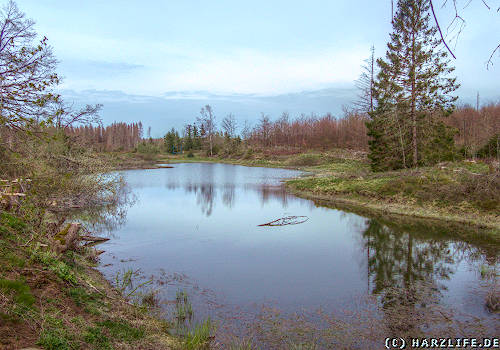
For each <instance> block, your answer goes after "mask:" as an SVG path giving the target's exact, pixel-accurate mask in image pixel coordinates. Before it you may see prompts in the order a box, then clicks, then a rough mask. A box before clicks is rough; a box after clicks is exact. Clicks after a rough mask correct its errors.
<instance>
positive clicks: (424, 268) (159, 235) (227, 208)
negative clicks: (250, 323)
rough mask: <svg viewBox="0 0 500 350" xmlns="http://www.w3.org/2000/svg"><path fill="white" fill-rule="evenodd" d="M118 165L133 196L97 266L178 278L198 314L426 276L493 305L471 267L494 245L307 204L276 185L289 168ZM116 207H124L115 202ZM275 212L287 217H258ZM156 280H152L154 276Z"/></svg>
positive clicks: (330, 295)
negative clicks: (289, 219) (287, 221)
mask: <svg viewBox="0 0 500 350" xmlns="http://www.w3.org/2000/svg"><path fill="white" fill-rule="evenodd" d="M172 166H173V168H161V169H151V170H129V171H123V172H122V175H123V176H124V178H125V180H126V183H127V185H128V186H129V188H130V191H131V195H132V196H133V198H134V201H133V202H132V203H131V204H130V205H129V207H128V208H126V215H122V220H119V221H117V222H115V223H114V225H110V226H109V227H108V228H107V230H108V232H109V234H110V236H111V240H110V241H108V242H107V243H105V244H102V245H100V249H104V250H105V251H106V253H104V254H103V255H102V256H101V263H100V270H101V271H102V272H103V273H104V274H105V276H107V277H108V278H109V279H110V280H113V279H114V277H115V276H116V274H117V273H118V272H120V271H124V270H126V269H128V268H132V269H134V271H137V272H138V275H140V277H139V278H140V279H141V280H144V281H145V280H148V279H149V278H150V277H151V276H155V279H156V280H157V281H161V282H160V283H158V285H155V288H160V296H161V297H162V298H163V300H167V303H168V300H172V298H175V294H176V292H177V291H178V290H185V291H186V292H187V293H188V294H189V296H190V297H191V298H192V301H193V307H194V309H195V313H197V314H198V315H201V316H200V317H205V316H206V315H210V316H211V317H212V318H216V319H217V318H220V317H222V316H221V315H222V314H224V315H226V316H227V315H229V314H236V313H238V312H241V313H244V314H252V313H253V312H257V311H258V310H260V307H261V306H262V305H272V306H273V307H275V308H278V309H280V310H282V311H284V312H289V313H293V312H300V311H301V310H315V309H318V308H322V309H323V310H341V309H349V308H354V307H355V306H358V305H359V304H360V300H361V299H362V298H363V297H364V296H366V295H377V294H380V293H383V292H384V289H386V288H393V287H395V288H399V287H401V288H403V287H404V286H407V285H408V284H411V283H413V282H415V281H419V280H425V281H430V282H432V283H433V284H434V285H436V290H438V295H439V297H438V299H439V303H442V304H443V305H450V306H453V307H455V308H458V309H460V310H461V311H463V312H466V313H469V314H473V315H476V316H480V317H486V318H487V319H490V320H492V322H497V321H498V316H495V315H494V314H491V313H490V312H489V311H488V309H487V308H486V307H485V302H484V297H485V291H484V290H481V286H482V285H484V284H485V280H484V276H483V275H481V273H480V271H481V270H484V269H485V268H487V269H497V268H498V255H497V253H498V249H497V248H498V247H487V246H482V245H480V244H473V243H470V242H469V243H467V242H464V241H461V240H458V239H456V238H453V237H454V235H453V232H447V231H446V229H441V228H439V227H436V226H425V225H423V226H422V225H413V224H406V223H397V224H396V223H392V222H385V221H383V220H380V219H376V218H368V217H363V216H359V215H356V214H354V213H349V212H346V211H342V210H337V209H331V208H327V207H321V206H317V205H316V204H315V203H314V202H313V201H310V200H306V199H301V198H298V197H296V196H293V195H291V194H288V193H286V191H285V190H284V187H283V184H282V180H283V179H287V178H292V177H297V176H301V175H302V173H300V172H298V171H293V170H284V169H269V168H257V167H243V166H236V165H226V164H208V163H190V164H174V165H172ZM122 214H124V213H122ZM285 216H306V217H308V220H307V221H306V222H304V223H301V224H297V225H287V226H278V227H269V226H258V225H260V224H264V223H267V222H270V221H272V220H275V219H278V218H282V217H285ZM158 286H160V287H158Z"/></svg>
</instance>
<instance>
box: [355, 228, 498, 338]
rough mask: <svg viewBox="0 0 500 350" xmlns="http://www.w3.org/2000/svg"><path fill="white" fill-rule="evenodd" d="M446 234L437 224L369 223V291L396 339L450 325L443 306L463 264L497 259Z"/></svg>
mask: <svg viewBox="0 0 500 350" xmlns="http://www.w3.org/2000/svg"><path fill="white" fill-rule="evenodd" d="M444 232H445V231H443V230H440V229H439V228H436V227H435V226H432V227H431V226H426V225H423V226H420V227H419V226H412V227H411V230H409V229H408V227H406V226H397V225H394V224H392V225H391V224H388V223H387V222H382V221H380V220H375V219H371V220H368V221H367V224H366V228H365V229H364V231H363V232H362V237H363V240H362V241H363V247H364V249H365V250H366V257H367V274H368V288H369V293H372V294H375V295H376V296H378V298H379V301H380V303H381V310H382V311H383V313H384V318H385V323H386V325H387V327H388V329H389V330H390V331H391V332H392V335H394V336H396V335H397V336H401V335H402V334H408V335H415V334H419V333H420V332H422V327H430V329H433V327H436V326H437V324H438V323H442V322H444V321H446V320H445V317H444V312H443V309H441V306H440V305H439V301H440V299H441V292H442V291H443V290H446V286H445V284H444V282H445V281H447V280H449V279H450V277H451V275H452V274H454V273H455V272H456V270H457V269H458V266H459V263H460V262H461V261H462V260H464V259H467V260H468V261H469V263H470V262H474V261H480V260H482V259H485V260H489V261H495V262H496V261H497V253H496V250H489V249H486V250H485V249H482V248H480V247H476V246H474V245H472V244H467V243H466V242H463V241H456V240H453V239H451V238H449V237H447V236H446V233H444ZM370 284H372V285H371V286H370ZM448 315H449V313H448ZM441 316H443V317H441ZM430 324H433V326H430ZM441 326H442V324H441ZM469 326H470V324H469ZM477 331H478V332H479V331H481V329H478V330H477ZM454 335H455V336H458V335H459V334H454Z"/></svg>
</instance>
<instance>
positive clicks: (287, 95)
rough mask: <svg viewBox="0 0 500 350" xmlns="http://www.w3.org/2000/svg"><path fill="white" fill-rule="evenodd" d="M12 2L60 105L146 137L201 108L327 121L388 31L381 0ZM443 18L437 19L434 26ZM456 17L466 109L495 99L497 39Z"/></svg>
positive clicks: (494, 23) (484, 20)
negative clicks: (82, 106) (78, 106)
mask: <svg viewBox="0 0 500 350" xmlns="http://www.w3.org/2000/svg"><path fill="white" fill-rule="evenodd" d="M438 1H441V0H438ZM459 1H460V0H459ZM491 1H493V0H491ZM17 3H18V6H19V7H20V9H21V10H22V11H24V12H25V13H26V14H27V15H28V17H31V18H33V19H34V20H35V21H36V23H37V24H36V29H37V31H38V32H39V33H40V34H42V35H45V36H47V37H48V39H49V42H50V43H51V44H52V46H53V47H54V51H55V54H56V56H57V57H58V59H59V60H60V65H59V72H60V73H61V75H62V76H63V77H64V80H63V83H62V84H61V91H62V92H63V95H65V96H67V97H68V98H71V99H74V100H75V101H77V102H78V103H87V102H88V103H99V102H102V103H104V110H103V119H104V121H105V122H108V123H109V122H112V121H113V120H122V119H123V120H143V122H144V123H145V124H150V125H153V127H154V128H153V129H156V134H161V133H163V132H164V131H165V130H167V129H169V128H170V127H171V126H175V127H178V128H179V127H181V126H182V124H183V122H184V120H193V119H194V118H196V115H197V113H198V112H199V109H200V108H201V106H202V105H203V104H205V103H210V104H212V105H213V106H214V108H215V111H216V112H217V111H218V110H219V114H220V115H221V116H220V118H219V119H222V117H223V115H224V114H225V113H229V112H233V113H234V114H236V116H237V117H238V118H239V119H240V120H243V119H249V120H251V121H252V120H256V119H257V118H258V117H259V116H260V112H265V113H268V114H270V115H271V117H277V114H279V113H280V112H279V111H285V110H287V111H289V112H291V113H292V114H299V113H301V112H303V113H311V112H316V113H318V114H321V113H325V112H328V111H330V112H333V113H336V114H338V113H339V112H340V110H341V105H342V104H348V103H349V101H350V100H352V99H354V98H355V91H354V89H353V81H354V80H355V79H356V78H357V77H358V75H359V73H360V66H361V64H362V63H363V60H364V59H365V58H366V57H367V56H368V54H369V48H370V46H371V45H375V47H376V55H377V56H381V55H383V54H384V52H385V44H386V41H387V39H388V35H389V32H390V30H391V26H390V15H391V6H390V1H389V0H376V1H374V0H359V1H332V0H329V1H314V0H310V1H292V0H288V1H281V0H273V1H269V0H268V1H234V0H233V1H225V0H224V1H215V0H212V1H201V0H198V1H190V0H184V1H165V0H164V1H152V0H143V1H132V0H121V1H115V0H108V1H96V0H86V1H79V2H76V1H67V0H66V1H61V0H18V1H17ZM464 4H465V0H464ZM452 15H453V13H452V9H451V8H450V7H447V8H444V9H439V16H440V19H441V21H442V23H443V26H444V27H445V28H446V25H447V24H448V23H449V22H450V21H451V19H452V18H453V16H452ZM462 15H463V17H464V18H465V19H466V20H467V25H466V27H465V28H464V30H463V31H462V34H461V36H460V38H459V40H458V41H456V46H455V53H456V55H457V60H456V61H454V63H455V65H456V67H457V71H456V73H457V76H458V79H459V81H460V82H461V83H462V88H461V89H460V91H459V95H460V97H461V99H462V100H463V101H471V99H472V96H474V95H475V93H476V91H479V92H480V93H481V95H482V96H483V97H484V98H483V100H496V99H497V98H498V97H499V95H498V94H497V90H498V88H497V87H498V83H497V80H499V79H498V78H499V77H500V67H499V66H500V59H498V58H496V61H495V63H496V64H495V66H493V67H492V68H490V70H486V67H485V61H486V60H487V59H488V57H489V55H490V53H491V50H492V49H493V48H494V47H495V46H496V45H497V44H498V43H497V42H498V41H500V37H498V34H497V33H500V25H499V24H500V14H497V13H496V12H493V11H488V10H487V9H486V8H485V7H484V6H483V5H482V3H481V1H479V0H472V3H471V5H469V6H468V7H467V8H465V9H463V10H462ZM455 33H456V31H455ZM452 35H453V33H452V34H451V35H450V39H451V38H452ZM346 91H350V93H346ZM325 94H327V95H328V96H331V102H329V101H328V99H327V98H325ZM349 94H350V95H349ZM291 96H292V97H293V98H291ZM318 96H320V97H319V98H318ZM242 100H243V101H244V102H241V101H242ZM301 101H302V102H301ZM175 106H182V108H181V107H178V108H177V109H176V108H175ZM162 108H164V109H162ZM154 133H155V132H154Z"/></svg>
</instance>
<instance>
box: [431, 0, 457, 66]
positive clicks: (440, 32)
mask: <svg viewBox="0 0 500 350" xmlns="http://www.w3.org/2000/svg"><path fill="white" fill-rule="evenodd" d="M429 3H430V5H431V11H432V15H433V16H434V21H435V22H436V26H437V29H438V31H439V35H441V41H442V43H443V44H444V46H446V48H447V49H448V52H449V53H450V54H451V56H453V58H454V59H456V57H455V54H454V53H453V51H451V49H450V48H449V46H448V44H447V43H446V40H444V36H443V32H442V31H441V27H440V26H439V22H438V20H437V17H436V13H435V12H434V6H433V4H432V0H429Z"/></svg>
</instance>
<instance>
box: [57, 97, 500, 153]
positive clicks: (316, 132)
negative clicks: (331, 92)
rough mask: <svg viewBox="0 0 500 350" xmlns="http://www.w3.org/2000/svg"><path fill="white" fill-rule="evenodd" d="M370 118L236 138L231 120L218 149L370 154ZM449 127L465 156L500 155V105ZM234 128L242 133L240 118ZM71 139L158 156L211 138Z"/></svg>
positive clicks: (193, 134)
mask: <svg viewBox="0 0 500 350" xmlns="http://www.w3.org/2000/svg"><path fill="white" fill-rule="evenodd" d="M229 118H231V116H230V117H229ZM368 119H369V117H368V115H367V114H366V113H359V112H346V115H345V116H344V117H342V118H337V117H334V116H332V115H331V114H327V115H325V116H322V117H318V116H314V115H313V116H305V115H302V116H300V117H297V118H295V119H293V120H292V119H291V118H290V117H289V115H288V114H287V113H283V114H282V116H281V117H280V118H279V119H277V120H275V121H272V120H270V119H269V117H267V116H266V115H262V117H261V118H260V120H259V121H258V123H257V124H256V125H255V126H254V127H249V126H248V125H246V126H245V127H243V128H240V131H239V132H236V130H234V131H233V133H234V134H231V133H232V132H231V131H229V130H228V127H227V126H228V125H227V121H228V120H231V119H228V118H227V117H226V118H225V119H224V120H223V122H222V123H221V124H222V125H221V127H220V128H215V130H214V136H215V145H216V147H215V150H216V151H220V150H221V149H222V148H223V145H224V142H226V143H227V141H228V139H231V140H235V139H239V140H240V142H241V143H242V144H244V145H246V146H248V147H253V148H255V149H262V148H275V149H276V152H278V153H279V151H278V149H280V150H281V151H282V152H286V150H289V151H291V152H292V153H294V152H302V151H305V150H323V149H329V148H344V149H353V150H364V151H365V150H367V149H368V139H369V138H368V136H367V130H366V122H367V121H368ZM224 122H226V124H225V125H226V128H224ZM445 123H446V124H447V125H448V126H450V127H452V128H453V129H454V130H455V144H456V146H457V147H458V151H459V153H460V154H461V155H462V156H464V157H496V156H497V154H498V147H499V144H498V143H499V140H500V132H499V131H500V103H491V104H488V105H486V106H482V107H480V109H479V110H477V109H476V108H473V107H472V106H470V105H465V106H462V107H459V108H457V109H456V110H455V111H454V112H453V113H452V114H451V115H450V116H449V117H447V118H446V119H445ZM229 124H230V125H229V126H230V127H234V129H237V128H236V125H235V123H234V118H233V122H229ZM66 134H67V135H68V136H69V137H72V138H75V139H76V140H78V141H79V142H81V143H83V144H85V145H87V146H91V147H92V148H93V149H94V150H96V151H106V152H110V151H127V152H130V151H137V150H138V148H139V151H140V150H141V145H142V146H143V147H144V144H153V145H154V146H155V147H156V151H158V152H172V147H173V149H174V150H175V151H180V150H181V149H182V150H183V151H189V150H192V149H207V148H208V141H207V138H208V133H207V132H206V131H205V128H204V126H203V122H201V121H197V123H193V124H187V125H186V126H185V128H184V129H183V130H182V131H181V133H179V132H178V131H176V130H174V129H173V130H171V131H169V132H168V133H167V134H166V135H165V137H164V138H161V139H152V138H147V137H144V130H143V126H142V123H141V122H138V123H132V124H126V123H113V124H111V125H109V126H106V127H103V126H92V125H86V126H79V127H68V128H67V129H66ZM149 150H151V149H149ZM153 151H155V149H154V147H153Z"/></svg>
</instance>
